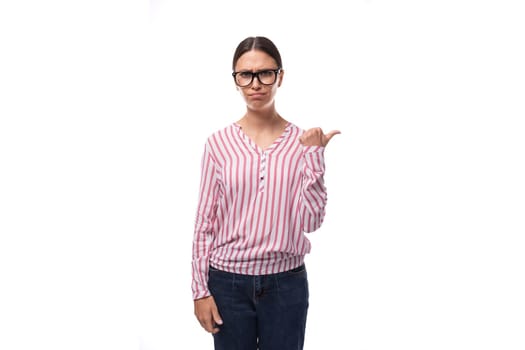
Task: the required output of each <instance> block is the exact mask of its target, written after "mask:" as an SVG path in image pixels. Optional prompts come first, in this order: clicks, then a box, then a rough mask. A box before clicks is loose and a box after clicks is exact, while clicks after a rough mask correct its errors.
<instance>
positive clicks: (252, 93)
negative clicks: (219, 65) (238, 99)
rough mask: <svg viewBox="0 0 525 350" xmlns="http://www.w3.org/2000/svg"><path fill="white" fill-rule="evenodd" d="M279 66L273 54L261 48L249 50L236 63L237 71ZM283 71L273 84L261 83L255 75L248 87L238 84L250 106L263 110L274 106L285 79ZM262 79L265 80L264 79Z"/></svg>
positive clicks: (252, 70)
mask: <svg viewBox="0 0 525 350" xmlns="http://www.w3.org/2000/svg"><path fill="white" fill-rule="evenodd" d="M277 68H278V66H277V63H276V62H275V60H274V59H273V58H272V56H270V55H268V54H267V53H266V52H263V51H259V50H251V51H247V52H246V53H244V54H243V55H242V56H241V57H239V59H238V60H237V63H236V65H235V71H236V72H260V71H265V70H273V69H277ZM283 73H284V72H283V71H282V70H281V71H280V73H279V74H278V76H277V79H276V80H275V83H274V84H273V85H264V84H261V82H260V81H259V79H257V77H254V78H253V81H252V83H251V84H250V85H248V86H246V87H239V86H237V89H238V90H239V91H240V92H241V95H242V96H243V98H244V100H245V101H246V105H247V106H248V108H250V109H253V110H262V109H265V108H268V107H271V106H273V101H274V97H275V94H276V93H277V89H278V88H279V86H281V83H282V80H283ZM262 80H263V81H264V79H262Z"/></svg>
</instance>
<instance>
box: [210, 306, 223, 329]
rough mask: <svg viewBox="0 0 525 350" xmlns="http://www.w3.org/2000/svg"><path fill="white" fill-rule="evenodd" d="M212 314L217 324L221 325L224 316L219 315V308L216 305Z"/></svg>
mask: <svg viewBox="0 0 525 350" xmlns="http://www.w3.org/2000/svg"><path fill="white" fill-rule="evenodd" d="M211 314H212V317H213V321H215V323H216V324H218V325H221V324H222V318H221V315H219V310H217V307H214V308H213V309H212V310H211Z"/></svg>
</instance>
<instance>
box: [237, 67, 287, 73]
mask: <svg viewBox="0 0 525 350" xmlns="http://www.w3.org/2000/svg"><path fill="white" fill-rule="evenodd" d="M279 69H281V68H279V67H276V68H263V69H258V70H248V69H241V70H237V71H235V72H236V73H259V72H265V71H269V70H272V71H273V70H279Z"/></svg>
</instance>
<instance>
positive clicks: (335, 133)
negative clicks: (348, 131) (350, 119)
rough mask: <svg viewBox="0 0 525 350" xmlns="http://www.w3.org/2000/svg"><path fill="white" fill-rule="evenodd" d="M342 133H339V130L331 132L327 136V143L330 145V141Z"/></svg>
mask: <svg viewBox="0 0 525 350" xmlns="http://www.w3.org/2000/svg"><path fill="white" fill-rule="evenodd" d="M340 133H341V131H339V130H332V131H330V132H329V133H328V134H326V135H325V137H326V142H327V143H328V141H330V139H331V138H332V137H334V136H335V135H337V134H340Z"/></svg>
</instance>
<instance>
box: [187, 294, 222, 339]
mask: <svg viewBox="0 0 525 350" xmlns="http://www.w3.org/2000/svg"><path fill="white" fill-rule="evenodd" d="M193 303H194V306H195V316H196V317H197V320H199V322H200V324H201V326H202V328H204V329H205V330H206V331H208V332H210V333H212V334H215V333H217V332H218V331H219V328H218V327H217V325H221V324H222V319H221V316H220V315H219V310H218V309H217V305H216V304H215V299H213V297H212V296H209V297H205V298H201V299H197V300H194V301H193Z"/></svg>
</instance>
